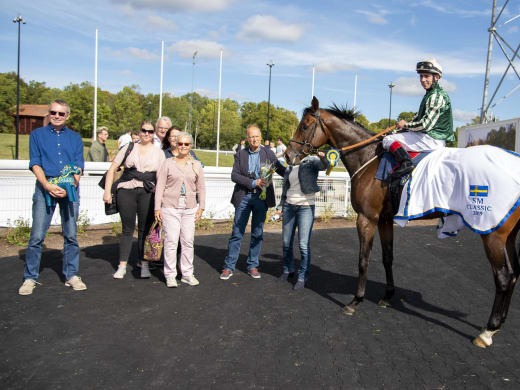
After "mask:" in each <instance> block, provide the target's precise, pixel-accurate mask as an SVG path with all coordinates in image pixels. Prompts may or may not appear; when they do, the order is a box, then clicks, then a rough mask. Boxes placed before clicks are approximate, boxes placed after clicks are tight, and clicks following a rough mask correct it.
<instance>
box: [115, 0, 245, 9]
mask: <svg viewBox="0 0 520 390" xmlns="http://www.w3.org/2000/svg"><path fill="white" fill-rule="evenodd" d="M235 1H236V0H112V2H113V3H118V4H124V5H125V6H129V7H132V8H135V9H156V10H161V11H170V12H179V11H181V12H182V11H202V12H212V11H222V10H223V9H226V8H227V7H229V6H230V5H231V4H232V3H233V2H235Z"/></svg>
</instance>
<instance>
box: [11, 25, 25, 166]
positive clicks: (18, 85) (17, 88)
mask: <svg viewBox="0 0 520 390" xmlns="http://www.w3.org/2000/svg"><path fill="white" fill-rule="evenodd" d="M13 23H18V68H17V71H16V152H15V153H16V154H15V155H16V159H17V160H18V157H19V140H18V138H19V134H20V23H23V24H25V20H23V19H22V17H21V16H20V15H18V16H17V17H16V18H14V19H13Z"/></svg>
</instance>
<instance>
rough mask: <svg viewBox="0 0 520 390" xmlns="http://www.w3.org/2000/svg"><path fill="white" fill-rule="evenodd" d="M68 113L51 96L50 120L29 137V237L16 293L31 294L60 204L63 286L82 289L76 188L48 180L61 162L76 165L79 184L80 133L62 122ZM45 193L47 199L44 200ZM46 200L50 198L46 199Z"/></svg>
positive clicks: (58, 172)
mask: <svg viewBox="0 0 520 390" xmlns="http://www.w3.org/2000/svg"><path fill="white" fill-rule="evenodd" d="M69 116H70V107H69V105H68V104H67V103H66V102H65V101H63V100H54V101H53V102H52V103H51V104H50V105H49V118H50V123H49V124H48V125H47V126H45V127H40V128H38V129H35V130H33V132H32V133H31V136H30V138H29V155H30V161H29V169H30V170H32V172H33V173H34V175H35V176H36V188H35V191H34V195H33V205H32V227H31V237H30V239H29V244H28V246H27V253H26V255H25V270H24V282H23V284H22V286H21V287H20V289H19V291H18V293H19V294H20V295H30V294H32V292H33V290H34V288H35V287H36V284H37V283H38V282H37V280H38V274H39V271H40V259H41V254H42V244H43V240H44V239H45V234H46V233H47V230H48V229H49V225H50V223H51V220H52V216H53V214H54V210H55V208H56V204H59V205H60V216H61V226H62V230H63V274H64V276H65V286H67V287H72V288H73V289H74V290H76V291H78V290H86V288H87V286H86V285H85V283H83V282H82V280H81V278H80V277H79V276H77V272H78V268H79V245H78V241H77V239H76V231H77V225H76V222H77V219H78V213H79V198H78V197H76V190H75V189H74V188H73V189H69V192H72V193H73V194H71V193H67V190H66V189H64V188H62V187H60V186H59V185H58V184H52V183H50V182H49V180H51V178H57V177H59V176H60V175H63V173H64V167H65V166H67V165H68V166H71V167H74V168H75V169H76V168H77V169H78V172H79V174H74V186H75V188H77V187H78V185H79V180H80V177H81V173H82V172H83V166H84V162H83V142H82V140H81V136H80V135H79V134H78V133H76V132H74V131H72V130H71V129H69V128H68V127H67V126H66V125H65V123H66V122H67V119H69ZM46 195H47V200H46ZM49 200H50V201H49Z"/></svg>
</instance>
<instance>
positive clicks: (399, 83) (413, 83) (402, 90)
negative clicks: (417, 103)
mask: <svg viewBox="0 0 520 390" xmlns="http://www.w3.org/2000/svg"><path fill="white" fill-rule="evenodd" d="M393 83H394V84H395V87H394V93H395V94H397V95H403V96H422V95H424V88H423V87H422V85H421V83H420V81H419V77H399V78H398V79H397V80H395V81H394V82H393ZM439 83H440V84H441V86H442V88H444V90H445V91H446V92H448V93H451V92H455V90H456V89H457V87H456V85H455V83H452V82H450V81H448V80H445V79H441V80H440V81H439Z"/></svg>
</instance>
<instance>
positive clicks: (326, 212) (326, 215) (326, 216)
mask: <svg viewBox="0 0 520 390" xmlns="http://www.w3.org/2000/svg"><path fill="white" fill-rule="evenodd" d="M333 216H334V205H333V204H332V203H327V204H326V205H325V208H324V209H323V211H322V212H321V214H320V220H321V222H324V223H327V222H329V221H330V219H331V218H332V217H333Z"/></svg>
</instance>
